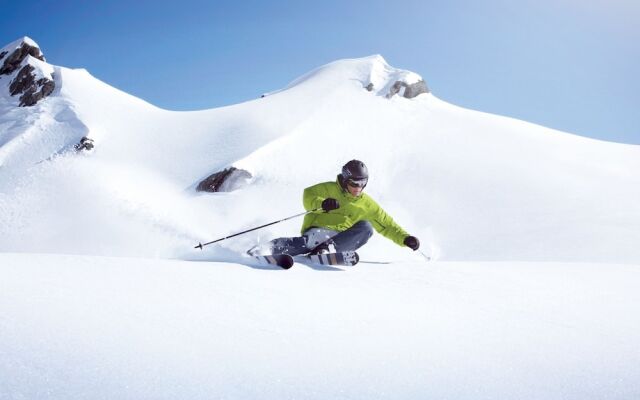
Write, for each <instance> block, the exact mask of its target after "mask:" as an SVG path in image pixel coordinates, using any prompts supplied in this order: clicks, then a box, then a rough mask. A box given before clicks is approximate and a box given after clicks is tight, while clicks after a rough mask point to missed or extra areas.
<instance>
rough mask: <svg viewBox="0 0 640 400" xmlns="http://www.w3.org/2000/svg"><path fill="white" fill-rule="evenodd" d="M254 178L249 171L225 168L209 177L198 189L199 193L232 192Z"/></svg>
mask: <svg viewBox="0 0 640 400" xmlns="http://www.w3.org/2000/svg"><path fill="white" fill-rule="evenodd" d="M251 178H252V176H251V174H250V173H249V172H248V171H245V170H243V169H238V168H236V167H229V168H225V169H224V170H223V171H220V172H216V173H215V174H213V175H211V176H209V177H208V178H206V179H205V180H203V181H202V182H200V183H199V184H198V186H197V187H196V191H198V192H231V191H234V190H236V189H240V188H241V187H243V186H244V185H246V184H247V182H248V181H249V179H251Z"/></svg>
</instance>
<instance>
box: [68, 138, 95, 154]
mask: <svg viewBox="0 0 640 400" xmlns="http://www.w3.org/2000/svg"><path fill="white" fill-rule="evenodd" d="M73 147H74V148H75V149H76V151H83V150H86V151H89V150H93V147H94V143H93V139H90V138H88V137H86V136H85V137H83V138H82V139H80V143H78V144H76V145H75V146H73Z"/></svg>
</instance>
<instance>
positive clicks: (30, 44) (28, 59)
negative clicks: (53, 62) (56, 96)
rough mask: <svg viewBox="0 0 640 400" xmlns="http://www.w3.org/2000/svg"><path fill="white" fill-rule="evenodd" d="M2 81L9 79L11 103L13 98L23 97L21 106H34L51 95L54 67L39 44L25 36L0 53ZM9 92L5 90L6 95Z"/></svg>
mask: <svg viewBox="0 0 640 400" xmlns="http://www.w3.org/2000/svg"><path fill="white" fill-rule="evenodd" d="M0 63H1V64H0V79H3V78H5V77H7V78H8V81H9V82H10V83H9V84H5V85H3V86H5V87H7V88H8V91H9V93H8V95H9V96H7V95H6V93H0V95H2V96H6V97H9V102H10V103H13V102H15V101H11V98H12V97H13V96H17V95H21V96H20V98H19V104H18V105H19V106H32V105H34V104H36V103H37V102H38V101H40V100H41V99H43V98H45V97H47V96H49V95H50V94H51V93H52V92H53V89H54V88H55V82H54V79H53V67H51V66H50V65H49V64H47V63H46V59H45V58H44V55H43V54H42V51H41V50H40V47H39V46H38V44H37V43H36V42H35V41H34V40H32V39H31V38H29V37H28V36H24V37H22V38H20V39H18V40H15V41H13V42H11V43H9V44H8V45H6V46H4V47H3V48H2V49H1V50H0ZM5 90H6V89H2V91H3V92H5Z"/></svg>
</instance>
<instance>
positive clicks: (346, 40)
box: [0, 0, 640, 144]
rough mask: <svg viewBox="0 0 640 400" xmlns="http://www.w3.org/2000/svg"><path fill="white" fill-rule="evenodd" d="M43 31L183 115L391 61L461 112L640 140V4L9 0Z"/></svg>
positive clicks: (16, 32) (4, 31) (57, 55)
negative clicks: (347, 63)
mask: <svg viewBox="0 0 640 400" xmlns="http://www.w3.org/2000/svg"><path fill="white" fill-rule="evenodd" d="M0 3H1V4H0V10H2V12H1V14H0V37H1V38H2V40H1V41H2V44H6V43H9V42H11V41H13V40H15V39H17V38H19V37H21V36H29V37H31V38H32V39H34V40H35V41H36V42H38V44H39V45H40V47H41V48H42V50H43V52H44V53H45V56H46V57H47V60H48V61H49V62H51V63H53V64H56V65H63V66H66V67H73V68H86V69H87V70H89V72H91V73H92V74H93V75H94V76H96V77H98V78H99V79H101V80H103V81H105V82H107V83H109V84H110V85H112V86H115V87H117V88H119V89H121V90H124V91H126V92H128V93H131V94H133V95H135V96H137V97H140V98H143V99H145V100H147V101H149V102H151V103H153V104H155V105H157V106H159V107H163V108H167V109H172V110H195V109H204V108H213V107H219V106H224V105H229V104H234V103H239V102H242V101H246V100H250V99H254V98H256V97H259V95H260V94H261V93H263V92H268V91H272V90H275V89H279V88H281V87H283V86H285V85H286V84H287V83H289V82H290V81H292V80H293V79H295V78H296V77H298V76H300V75H302V74H304V73H306V72H308V71H309V70H311V69H313V68H315V67H318V66H320V65H323V64H326V63H328V62H331V61H334V60H337V59H341V58H355V57H363V56H367V55H371V54H382V55H383V56H384V57H385V58H386V60H387V62H389V63H390V64H391V65H393V66H394V67H398V68H403V69H408V70H411V71H414V72H417V73H418V74H420V75H422V76H423V77H424V79H425V80H426V81H427V84H428V85H429V87H430V88H431V90H432V91H433V93H434V94H435V95H436V96H438V97H440V98H441V99H443V100H445V101H448V102H451V103H453V104H456V105H459V106H462V107H466V108H471V109H475V110H480V111H485V112H490V113H494V114H500V115H506V116H510V117H514V118H519V119H523V120H526V121H530V122H534V123H537V124H541V125H545V126H548V127H551V128H555V129H559V130H563V131H567V132H571V133H575V134H579V135H583V136H589V137H594V138H598V139H603V140H610V141H617V142H623V143H633V144H640V112H639V111H638V108H639V106H640V76H639V71H640V45H639V44H638V43H640V24H639V23H638V22H637V21H640V2H638V1H636V0H609V1H607V2H605V1H591V0H582V1H579V0H554V1H547V0H538V1H528V0H527V1H506V0H505V1H502V0H487V1H462V0H451V1H394V2H391V1H377V0H372V1H334V0H326V1H323V2H318V1H192V0H183V1H181V2H171V3H164V2H162V1H146V0H145V1H126V2H125V1H14V0H11V1H6V0H1V1H0Z"/></svg>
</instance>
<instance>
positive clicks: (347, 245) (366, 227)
mask: <svg viewBox="0 0 640 400" xmlns="http://www.w3.org/2000/svg"><path fill="white" fill-rule="evenodd" d="M372 235H373V227H372V226H371V223H369V222H368V221H360V222H357V223H356V224H355V225H353V226H352V227H351V228H349V229H347V230H346V231H342V232H336V231H332V230H329V229H323V228H310V229H309V230H307V231H305V233H303V234H302V236H298V237H290V238H278V239H274V240H272V241H271V242H270V243H271V254H289V255H291V256H297V255H299V254H307V253H309V252H310V251H312V250H313V249H315V248H316V247H317V246H318V245H320V244H322V243H324V242H327V241H330V240H331V241H333V245H334V246H335V248H336V251H338V252H341V251H355V250H357V249H359V248H360V247H362V246H364V245H365V244H366V243H367V242H368V241H369V238H370V237H371V236H372Z"/></svg>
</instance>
